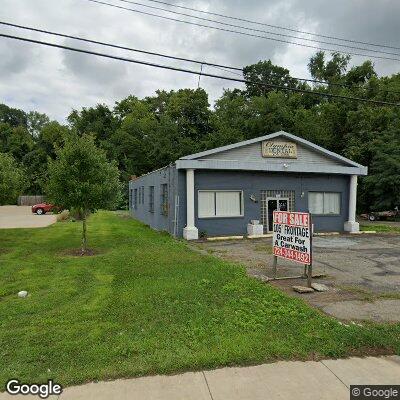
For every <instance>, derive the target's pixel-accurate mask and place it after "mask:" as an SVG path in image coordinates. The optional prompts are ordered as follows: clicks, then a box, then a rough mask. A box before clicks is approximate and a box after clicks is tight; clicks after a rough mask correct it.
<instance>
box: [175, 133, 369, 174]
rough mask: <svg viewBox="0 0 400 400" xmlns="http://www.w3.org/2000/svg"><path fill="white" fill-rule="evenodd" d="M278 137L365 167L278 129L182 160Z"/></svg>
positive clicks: (183, 158)
mask: <svg viewBox="0 0 400 400" xmlns="http://www.w3.org/2000/svg"><path fill="white" fill-rule="evenodd" d="M277 137H285V138H287V139H290V140H292V141H294V142H296V143H299V144H301V145H303V146H305V147H308V148H309V149H311V150H314V151H316V152H318V153H320V154H323V155H325V156H327V157H329V158H332V159H334V160H337V161H341V162H343V163H345V164H348V165H350V166H353V167H363V166H362V165H361V164H358V163H356V162H354V161H352V160H350V159H348V158H346V157H343V156H341V155H339V154H337V153H334V152H332V151H330V150H327V149H325V148H323V147H321V146H319V145H317V144H315V143H312V142H310V141H309V140H306V139H303V138H301V137H299V136H295V135H293V134H292V133H288V132H285V131H278V132H275V133H270V134H268V135H264V136H260V137H256V138H253V139H249V140H244V141H241V142H237V143H233V144H229V145H226V146H221V147H216V148H215V149H211V150H206V151H202V152H200V153H195V154H191V155H188V156H185V157H181V158H180V160H195V159H197V158H201V157H206V156H208V155H211V154H216V153H221V152H224V151H228V150H232V149H236V148H238V147H243V146H248V145H251V144H254V143H257V142H263V141H265V140H270V139H274V138H277Z"/></svg>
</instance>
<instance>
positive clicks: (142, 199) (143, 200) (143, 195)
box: [142, 186, 144, 204]
mask: <svg viewBox="0 0 400 400" xmlns="http://www.w3.org/2000/svg"><path fill="white" fill-rule="evenodd" d="M142 204H144V186H142Z"/></svg>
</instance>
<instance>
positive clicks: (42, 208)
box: [32, 203, 58, 215]
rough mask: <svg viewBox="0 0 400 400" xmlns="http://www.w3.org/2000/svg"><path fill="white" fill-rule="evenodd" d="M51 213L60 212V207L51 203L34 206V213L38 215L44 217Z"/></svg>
mask: <svg viewBox="0 0 400 400" xmlns="http://www.w3.org/2000/svg"><path fill="white" fill-rule="evenodd" d="M50 211H58V207H57V206H55V205H54V204H50V203H39V204H35V205H34V206H32V212H33V213H34V214H37V215H44V214H46V213H47V212H50Z"/></svg>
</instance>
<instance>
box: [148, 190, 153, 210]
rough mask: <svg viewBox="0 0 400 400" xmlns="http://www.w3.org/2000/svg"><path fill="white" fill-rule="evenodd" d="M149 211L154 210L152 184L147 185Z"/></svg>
mask: <svg viewBox="0 0 400 400" xmlns="http://www.w3.org/2000/svg"><path fill="white" fill-rule="evenodd" d="M149 212H151V213H153V212H154V186H150V187H149Z"/></svg>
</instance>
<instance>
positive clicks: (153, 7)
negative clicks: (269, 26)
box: [118, 0, 400, 56]
mask: <svg viewBox="0 0 400 400" xmlns="http://www.w3.org/2000/svg"><path fill="white" fill-rule="evenodd" d="M118 1H120V2H123V3H128V4H133V5H136V6H141V7H146V8H150V9H152V10H159V11H164V12H169V13H172V14H175V15H181V16H184V17H189V18H195V19H197V20H201V21H207V22H212V23H215V24H219V25H224V26H229V27H231V28H239V29H245V30H248V31H252V32H258V33H266V34H268V35H275V36H280V37H285V38H289V39H297V40H302V41H306V42H313V43H322V44H327V45H332V46H339V47H344V48H348V49H353V50H362V51H369V52H372V53H378V54H388V55H392V56H400V54H399V53H392V52H387V51H382V50H372V49H366V48H365V47H358V46H352V45H348V44H340V43H332V42H326V41H323V40H317V39H308V38H302V37H299V36H293V35H288V34H285V33H277V32H271V31H265V30H262V29H256V28H250V27H246V26H242V25H235V24H230V23H227V22H223V21H218V20H214V19H209V18H203V17H199V16H197V15H192V14H186V13H182V12H179V11H172V10H168V9H166V8H162V7H156V6H150V5H148V4H143V3H139V2H136V1H131V0H118Z"/></svg>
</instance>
